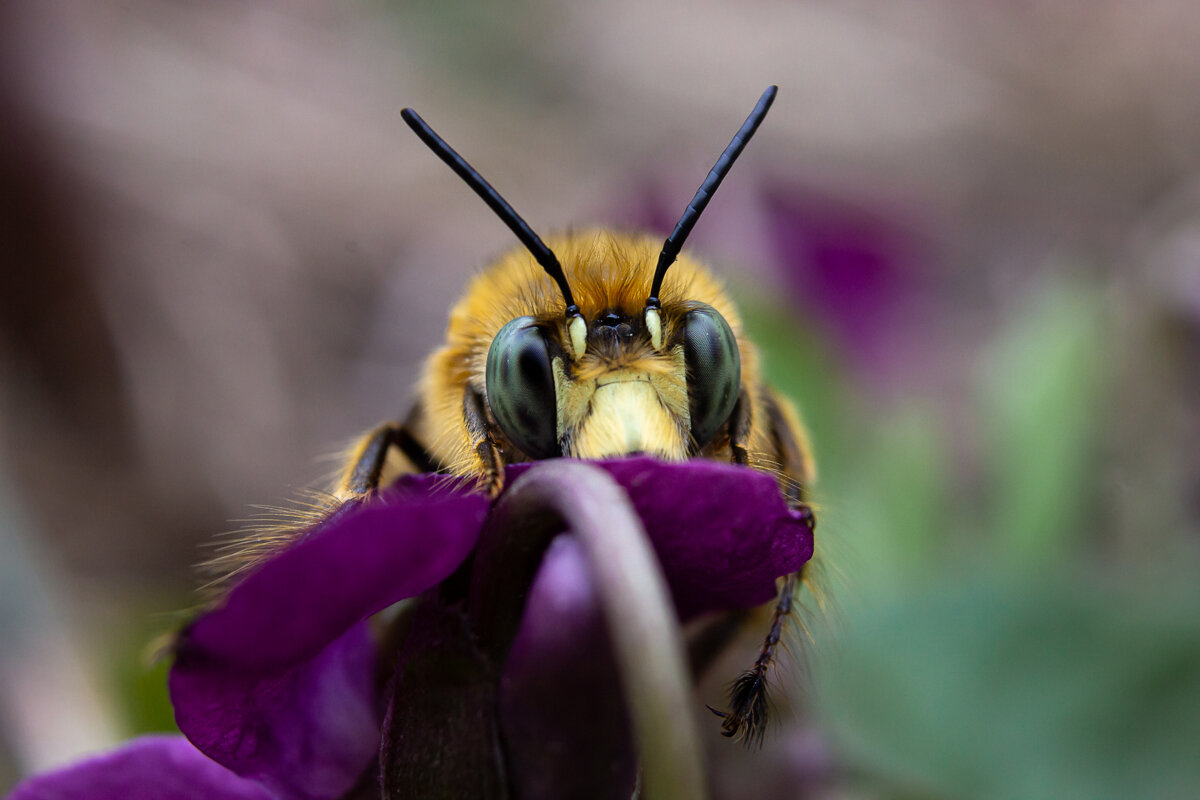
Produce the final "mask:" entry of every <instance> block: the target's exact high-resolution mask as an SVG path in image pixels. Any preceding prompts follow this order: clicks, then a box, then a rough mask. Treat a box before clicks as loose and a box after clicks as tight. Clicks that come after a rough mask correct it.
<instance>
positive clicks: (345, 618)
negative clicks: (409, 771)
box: [170, 476, 488, 800]
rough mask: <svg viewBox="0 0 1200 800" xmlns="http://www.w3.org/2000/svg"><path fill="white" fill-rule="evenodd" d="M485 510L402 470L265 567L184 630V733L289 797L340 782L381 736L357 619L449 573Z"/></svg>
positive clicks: (324, 794) (177, 668)
mask: <svg viewBox="0 0 1200 800" xmlns="http://www.w3.org/2000/svg"><path fill="white" fill-rule="evenodd" d="M487 508H488V499H487V498H486V497H484V496H482V495H479V494H468V493H463V492H452V491H449V490H447V488H446V486H445V485H444V479H439V478H437V477H435V476H415V477H411V478H406V479H405V480H404V481H402V482H401V484H400V485H399V486H398V487H396V488H395V489H393V490H389V491H388V492H386V493H385V494H384V495H383V496H382V497H381V499H380V501H378V502H375V503H372V504H370V505H368V506H363V507H358V508H349V509H347V510H345V511H344V512H342V513H339V514H337V515H335V517H334V518H332V519H331V520H329V521H328V522H326V523H325V524H323V525H321V526H319V527H318V528H317V529H316V530H314V531H312V532H311V533H309V534H307V535H305V536H304V537H302V538H300V539H299V540H298V541H297V542H296V543H295V544H293V545H292V546H291V547H289V548H288V549H287V550H285V551H283V552H281V553H280V554H279V555H277V556H275V557H274V558H272V559H271V560H270V561H268V562H266V563H265V564H263V565H262V566H261V567H260V568H258V569H257V570H256V571H254V572H253V573H251V575H250V576H249V577H247V578H246V579H245V580H244V581H242V582H241V583H240V584H238V585H237V586H235V587H234V589H233V590H232V591H231V592H230V594H229V596H228V597H227V598H226V599H225V602H224V603H223V604H222V605H221V606H220V607H218V608H216V609H214V610H213V611H210V612H209V613H207V614H205V615H203V616H201V617H200V618H199V619H198V620H196V622H195V623H193V624H192V626H191V627H189V628H188V629H187V630H186V631H185V632H184V634H183V636H182V637H181V641H180V644H179V647H178V651H177V657H176V661H175V665H174V667H173V668H172V670H171V677H170V687H171V699H172V702H173V703H174V705H175V715H176V721H177V722H178V723H179V727H180V730H182V731H183V733H184V734H185V735H186V736H187V737H188V738H189V739H191V741H192V742H193V743H194V744H195V745H196V746H197V747H198V748H199V749H200V750H202V751H203V752H205V753H207V754H208V755H209V756H211V757H212V758H213V759H215V760H217V761H218V762H220V763H222V764H224V765H225V766H227V767H229V768H230V769H231V770H233V771H234V772H236V773H238V774H239V775H245V776H254V777H256V778H258V779H260V780H262V781H263V782H264V783H266V784H267V785H269V786H271V787H273V788H275V789H276V790H277V791H279V792H280V793H281V794H282V795H284V796H287V797H298V798H314V800H315V799H316V798H328V797H335V796H338V795H340V794H342V793H343V792H345V791H346V790H347V789H348V788H349V787H350V786H351V785H352V784H353V783H354V781H355V780H356V779H357V777H358V776H359V774H360V773H361V772H362V770H363V769H364V768H365V767H366V766H367V765H368V763H369V762H370V761H371V759H372V757H373V756H374V754H375V753H376V751H377V749H378V745H379V721H380V720H379V717H380V706H381V700H380V698H379V697H378V696H377V691H376V684H375V681H374V670H375V647H374V644H373V642H372V641H371V638H370V636H369V633H368V631H367V628H366V626H365V625H364V624H362V620H364V619H365V618H366V617H368V616H370V615H371V614H373V613H375V612H377V611H380V610H382V609H384V608H386V607H387V606H389V605H391V604H393V603H395V602H396V601H398V600H401V599H404V598H406V597H411V596H413V595H416V594H418V593H420V592H422V591H424V590H426V589H428V588H429V587H431V586H434V585H436V584H437V583H439V582H440V581H442V580H443V579H444V578H446V577H447V576H448V575H449V574H450V573H451V572H453V571H454V569H455V568H456V567H457V566H458V565H459V564H460V563H461V562H462V561H463V559H465V558H466V556H467V554H468V553H469V552H470V551H471V548H472V547H474V545H475V541H476V539H477V537H478V534H479V529H480V526H481V524H482V521H483V519H484V517H485V515H486V513H487Z"/></svg>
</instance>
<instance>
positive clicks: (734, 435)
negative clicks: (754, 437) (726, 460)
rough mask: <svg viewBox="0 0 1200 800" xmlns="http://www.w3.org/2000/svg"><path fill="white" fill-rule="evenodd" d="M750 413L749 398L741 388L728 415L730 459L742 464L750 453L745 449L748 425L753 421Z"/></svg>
mask: <svg viewBox="0 0 1200 800" xmlns="http://www.w3.org/2000/svg"><path fill="white" fill-rule="evenodd" d="M750 414H751V412H750V398H749V397H748V396H747V395H746V390H745V389H742V391H741V392H740V393H739V394H738V399H737V403H735V404H734V406H733V413H732V414H731V415H730V417H729V452H730V460H731V461H733V463H734V464H741V465H742V466H745V465H747V464H749V463H750V453H749V452H747V450H746V442H748V441H749V440H750V425H751V423H753V422H754V420H753V418H752V417H751V416H750Z"/></svg>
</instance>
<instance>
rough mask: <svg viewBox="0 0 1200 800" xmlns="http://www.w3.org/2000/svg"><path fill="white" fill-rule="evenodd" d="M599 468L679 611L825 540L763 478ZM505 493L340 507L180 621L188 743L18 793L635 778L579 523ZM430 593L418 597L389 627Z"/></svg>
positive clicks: (747, 602)
mask: <svg viewBox="0 0 1200 800" xmlns="http://www.w3.org/2000/svg"><path fill="white" fill-rule="evenodd" d="M598 466H600V467H602V468H603V470H604V471H605V472H607V473H608V475H609V476H611V478H612V479H613V480H615V482H616V483H617V484H618V485H619V486H620V487H621V489H623V491H624V493H625V495H626V496H627V498H628V500H629V502H630V504H631V505H632V507H633V509H635V510H636V513H637V516H638V517H639V518H640V519H641V522H642V525H643V526H644V527H645V530H646V532H647V534H648V536H649V539H650V542H651V545H652V547H653V548H654V551H655V553H656V554H657V556H658V560H659V562H660V565H661V567H662V570H663V573H664V575H665V577H666V580H667V584H668V585H669V588H670V590H671V596H672V600H673V602H674V605H675V609H676V611H677V612H678V614H679V616H680V618H681V619H682V620H684V621H686V620H687V619H690V618H693V617H695V616H697V615H699V614H702V613H705V612H709V611H719V610H726V609H734V608H746V607H752V606H756V605H760V604H762V603H764V602H766V601H768V600H770V599H771V598H772V597H773V596H774V594H775V578H776V577H778V576H780V575H783V574H786V573H789V572H793V571H795V570H797V569H798V568H799V567H800V565H802V564H803V563H804V562H805V561H807V559H808V558H810V557H811V555H812V544H813V542H812V531H811V529H810V528H809V527H808V525H807V523H805V522H803V521H802V520H801V519H800V517H799V515H798V514H797V513H795V512H792V511H790V510H789V509H788V508H787V506H786V504H785V503H784V501H783V499H782V497H781V495H780V493H779V491H778V489H777V488H776V485H775V482H774V480H773V479H772V478H771V477H770V476H768V475H765V474H763V473H759V472H755V471H752V470H749V469H744V468H738V467H732V466H729V465H724V464H718V463H715V462H711V461H702V460H697V461H691V462H688V463H686V464H664V463H661V462H657V461H654V460H652V459H647V458H634V459H627V460H621V461H612V462H607V463H603V464H599V465H598ZM527 469H529V468H528V467H526V466H525V465H519V466H516V467H513V468H510V470H509V474H508V480H509V485H510V487H512V488H511V489H510V491H509V493H508V495H507V497H514V496H515V497H517V498H520V497H522V495H521V494H520V491H519V487H520V486H521V483H522V481H521V477H520V476H521V475H522V473H524V472H525V471H526V470H527ZM533 469H534V470H541V471H542V472H541V474H542V475H550V474H552V473H551V472H550V471H552V470H557V471H559V472H561V470H562V466H561V465H556V464H546V465H541V466H538V467H534V468H533ZM529 477H530V479H532V478H533V477H534V476H533V475H530V476H529ZM567 485H568V486H570V484H569V483H568V484H567ZM568 500H569V498H568ZM489 506H490V504H489V501H488V499H487V498H486V497H484V496H482V495H480V494H477V493H473V492H467V491H462V490H459V489H456V488H454V487H453V486H452V485H451V484H449V483H448V482H447V479H445V478H439V477H437V476H431V475H417V476H410V477H406V478H404V479H402V480H401V481H400V482H399V483H398V484H397V485H396V486H394V487H392V488H390V489H388V490H386V491H385V492H383V493H382V494H381V495H380V497H379V498H378V499H377V500H375V501H372V502H370V503H366V504H363V505H361V506H357V507H348V508H345V509H343V510H341V511H339V512H338V513H336V514H334V515H333V516H332V517H331V518H330V519H329V520H328V521H327V522H325V523H323V524H321V525H320V526H317V527H316V528H314V529H313V530H312V531H311V532H309V533H307V534H305V535H304V536H302V537H301V538H300V539H298V540H297V541H296V542H295V543H294V544H293V545H291V546H290V547H288V549H286V550H284V551H283V552H281V553H279V554H278V555H277V556H275V557H273V558H272V559H271V560H269V561H268V562H266V563H264V564H263V565H262V566H261V567H259V568H258V569H256V570H255V571H254V572H253V573H251V574H250V576H249V577H247V578H246V579H245V580H244V581H242V582H241V583H239V584H238V585H237V586H235V587H234V588H233V589H232V591H231V592H230V593H229V595H228V596H227V597H226V599H225V601H224V602H223V603H222V604H221V605H220V606H219V607H217V608H215V609H213V610H211V611H209V612H207V613H205V614H203V615H202V616H201V617H199V618H198V619H197V620H196V621H195V622H194V623H193V624H192V625H191V626H189V627H188V628H187V629H186V630H185V631H184V632H183V634H182V635H181V639H180V643H179V646H178V650H177V657H176V662H175V664H174V667H173V668H172V671H171V676H170V688H171V698H172V702H173V703H174V705H175V713H176V720H177V722H178V723H179V727H180V729H181V730H182V731H183V733H184V735H185V736H186V737H187V739H188V740H190V743H189V742H188V741H184V740H182V739H178V738H172V737H158V738H148V739H142V740H137V741H135V742H133V743H131V744H129V745H127V746H126V747H125V748H123V749H121V750H118V751H116V752H115V753H113V754H110V755H108V756H104V757H101V758H98V759H94V760H92V761H88V762H84V763H81V764H79V765H76V766H73V767H70V768H68V769H66V770H63V771H60V772H56V773H51V774H48V775H43V776H40V777H36V778H33V779H31V780H30V781H28V782H26V783H25V784H23V785H22V786H21V787H19V788H18V790H17V793H16V794H15V795H13V800H35V799H36V798H56V797H80V796H87V797H95V798H101V800H103V799H104V798H108V797H113V798H115V797H122V798H131V799H132V800H137V798H139V797H146V798H149V797H154V798H176V797H179V798H182V797H212V798H222V797H228V798H253V799H254V800H258V798H277V799H283V800H292V799H300V798H303V799H305V800H326V799H332V798H339V797H378V796H379V794H378V792H379V788H378V787H379V784H380V782H382V783H383V786H384V787H385V789H387V790H388V791H389V792H399V793H400V794H402V795H403V796H418V795H425V794H429V793H433V792H435V791H440V792H442V793H443V794H446V793H447V791H448V790H451V794H454V793H457V794H459V795H460V796H479V797H484V796H489V795H490V794H491V793H492V792H493V791H496V793H497V795H498V794H499V793H500V792H499V791H498V790H499V789H500V788H501V787H502V783H503V782H504V781H507V785H509V786H512V787H516V789H517V794H518V795H519V796H521V797H527V798H553V797H563V796H574V795H578V794H580V793H583V794H585V795H587V796H591V797H628V796H629V795H630V792H631V791H632V788H633V785H634V780H635V775H636V765H635V762H634V760H633V752H632V746H631V735H630V733H629V728H628V721H627V719H626V710H625V709H624V706H623V702H622V698H621V694H620V690H619V687H618V680H617V678H618V670H617V667H616V664H615V662H614V660H613V658H612V654H611V652H610V648H609V647H608V646H607V644H606V640H607V630H606V627H605V625H604V624H603V616H602V613H601V611H600V605H599V603H598V601H597V591H596V586H595V584H594V575H593V574H592V572H591V570H590V567H589V563H588V561H587V558H586V556H585V553H584V550H583V548H581V547H579V546H578V545H577V544H576V543H575V541H574V538H575V537H571V536H567V537H564V538H559V539H557V540H554V541H553V543H551V538H552V537H553V536H554V535H557V533H559V532H561V531H563V530H564V529H566V530H567V531H568V532H569V531H570V528H571V521H570V519H569V514H561V515H560V514H557V512H551V511H548V510H547V509H546V508H539V507H533V506H530V505H529V504H525V505H522V504H521V503H520V502H508V503H507V504H506V502H505V498H502V499H501V502H500V504H499V505H498V506H497V507H496V508H495V509H490V507H489ZM564 517H566V518H564ZM413 597H420V600H419V602H417V603H416V605H415V608H414V609H412V612H413V613H410V614H392V615H381V617H376V618H375V619H374V620H373V622H374V623H375V630H373V629H372V627H371V625H372V620H369V618H371V617H373V616H374V615H376V614H377V612H380V611H384V610H385V609H388V608H389V606H392V605H393V604H395V603H396V602H397V601H400V600H403V599H406V598H413ZM381 619H384V620H386V624H383V625H381V624H380V620H381ZM401 621H403V624H402V623H401ZM381 631H382V635H380V632H381ZM384 643H390V644H384ZM210 759H211V760H210ZM499 761H503V763H502V764H501V763H498V762H499ZM86 787H96V788H95V789H91V788H86Z"/></svg>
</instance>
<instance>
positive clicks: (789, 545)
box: [508, 457, 813, 621]
mask: <svg viewBox="0 0 1200 800" xmlns="http://www.w3.org/2000/svg"><path fill="white" fill-rule="evenodd" d="M597 466H599V467H602V468H603V469H605V470H606V471H607V472H608V473H609V474H610V475H612V477H613V478H614V479H615V480H616V481H617V483H619V484H620V485H621V487H622V488H624V489H625V491H626V492H628V493H629V498H630V500H632V501H633V505H634V507H635V508H636V509H637V513H638V516H639V517H641V519H642V523H643V524H644V525H645V527H646V533H647V534H648V535H649V537H650V541H651V543H652V544H653V545H654V550H655V552H656V553H657V554H658V557H659V560H660V562H661V563H662V568H663V573H664V574H665V575H666V578H667V583H668V585H669V586H670V587H671V594H672V596H673V597H674V599H675V607H676V609H677V610H678V612H679V615H680V618H681V619H683V620H684V621H687V620H688V619H691V618H693V617H695V616H697V615H699V614H703V613H705V612H707V611H719V610H728V609H734V608H751V607H754V606H757V605H761V604H763V603H765V602H767V601H768V600H771V599H772V598H773V597H775V594H776V587H775V579H776V578H778V577H779V576H781V575H787V574H789V573H791V572H795V571H797V570H798V569H800V567H801V566H802V565H803V564H804V563H805V562H807V561H808V560H809V559H810V558H812V552H813V533H812V530H811V529H810V528H809V526H808V523H807V522H805V521H804V520H802V519H801V517H800V515H799V514H798V513H797V512H795V511H792V510H791V509H789V508H788V506H787V502H786V501H785V500H784V499H783V495H782V494H781V493H780V491H779V486H778V484H776V483H775V479H774V478H772V477H771V476H770V475H767V474H766V473H763V472H758V471H757V470H752V469H748V468H746V467H738V466H734V465H731V464H724V463H721V462H717V461H709V460H706V459H693V460H691V461H687V462H684V463H680V464H673V463H665V462H662V461H657V460H655V459H652V458H645V457H639V458H629V459H622V460H616V461H605V462H599V463H598V464H597ZM525 468H526V467H525V465H517V466H515V467H511V468H510V469H509V478H508V479H509V481H512V480H513V479H514V478H515V477H516V476H517V475H518V474H520V472H522V471H523V470H524V469H525Z"/></svg>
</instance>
